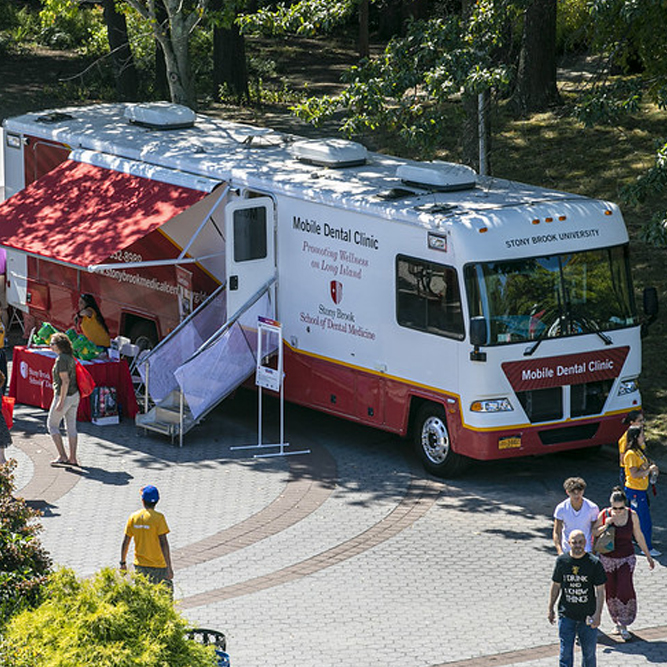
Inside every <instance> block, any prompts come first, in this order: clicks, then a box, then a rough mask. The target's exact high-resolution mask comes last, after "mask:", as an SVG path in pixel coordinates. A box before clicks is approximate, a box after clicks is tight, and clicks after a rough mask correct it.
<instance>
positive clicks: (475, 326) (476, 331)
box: [470, 317, 486, 347]
mask: <svg viewBox="0 0 667 667" xmlns="http://www.w3.org/2000/svg"><path fill="white" fill-rule="evenodd" d="M470 342H471V343H472V344H473V345H474V346H475V347H479V346H480V345H486V320H485V319H484V318H483V317H471V318H470Z"/></svg>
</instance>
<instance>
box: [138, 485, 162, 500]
mask: <svg viewBox="0 0 667 667" xmlns="http://www.w3.org/2000/svg"><path fill="white" fill-rule="evenodd" d="M141 499H142V500H144V501H146V502H147V503H156V502H157V501H158V500H160V493H159V491H158V490H157V488H156V487H154V486H153V485H152V484H149V485H148V486H144V488H143V489H141Z"/></svg>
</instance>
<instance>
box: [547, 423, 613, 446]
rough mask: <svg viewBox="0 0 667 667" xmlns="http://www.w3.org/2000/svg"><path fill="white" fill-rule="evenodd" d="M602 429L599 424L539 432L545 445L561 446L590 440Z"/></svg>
mask: <svg viewBox="0 0 667 667" xmlns="http://www.w3.org/2000/svg"><path fill="white" fill-rule="evenodd" d="M599 428H600V424H599V422H596V423H593V424H580V425H578V426H564V427H563V428H553V429H550V430H549V431H538V435H539V436H540V440H541V441H542V444H543V445H560V444H562V443H564V442H577V441H578V440H590V439H591V438H593V437H594V436H595V434H596V433H597V432H598V429H599Z"/></svg>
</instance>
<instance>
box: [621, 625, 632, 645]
mask: <svg viewBox="0 0 667 667" xmlns="http://www.w3.org/2000/svg"><path fill="white" fill-rule="evenodd" d="M621 638H622V639H623V641H625V642H629V641H630V640H631V639H632V635H631V634H630V630H628V629H627V628H621Z"/></svg>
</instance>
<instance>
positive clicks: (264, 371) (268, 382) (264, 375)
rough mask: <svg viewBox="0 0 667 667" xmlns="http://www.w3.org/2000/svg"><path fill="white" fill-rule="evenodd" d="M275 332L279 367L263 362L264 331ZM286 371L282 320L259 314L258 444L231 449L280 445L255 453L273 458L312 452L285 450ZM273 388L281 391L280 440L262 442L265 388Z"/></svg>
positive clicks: (258, 456) (257, 456) (308, 450)
mask: <svg viewBox="0 0 667 667" xmlns="http://www.w3.org/2000/svg"><path fill="white" fill-rule="evenodd" d="M265 332H266V333H268V334H269V335H271V334H273V335H274V336H277V337H278V350H277V351H278V368H277V369H276V368H271V367H270V366H265V365H264V364H263V363H262V358H263V354H262V341H263V335H262V334H263V333H265ZM284 377H285V375H284V373H283V336H282V325H281V324H280V322H276V321H275V320H271V319H269V318H267V317H261V316H259V317H258V318H257V368H256V372H255V384H256V385H257V387H258V389H257V409H258V419H257V421H258V423H257V444H256V445H238V446H235V447H230V449H231V450H237V449H270V448H275V447H279V450H278V451H277V452H271V453H270V454H254V455H253V458H255V459H262V458H271V457H274V456H294V455H296V454H310V449H302V450H300V451H298V452H295V451H285V447H289V442H285V395H284ZM265 388H266V389H271V390H272V391H278V392H279V393H280V442H278V443H271V444H268V443H267V444H264V443H262V422H263V411H262V394H263V393H264V389H265Z"/></svg>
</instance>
